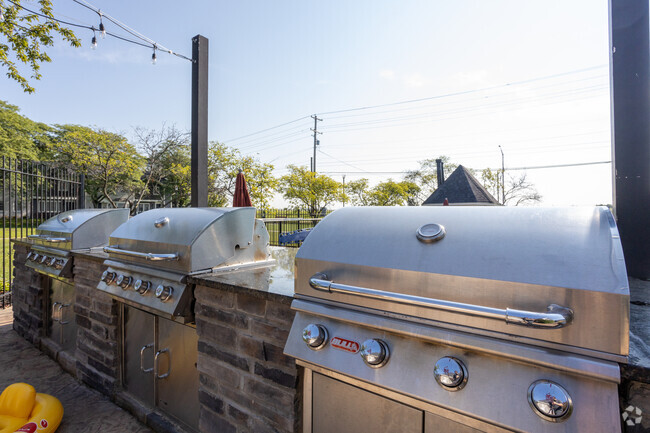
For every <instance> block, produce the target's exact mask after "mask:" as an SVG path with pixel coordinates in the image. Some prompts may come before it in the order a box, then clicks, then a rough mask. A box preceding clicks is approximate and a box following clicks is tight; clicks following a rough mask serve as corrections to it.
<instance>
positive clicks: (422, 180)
mask: <svg viewBox="0 0 650 433" xmlns="http://www.w3.org/2000/svg"><path fill="white" fill-rule="evenodd" d="M436 159H442V164H443V169H444V172H445V175H446V176H449V175H450V174H451V172H453V171H454V170H456V168H457V167H458V164H452V163H451V162H450V158H449V157H448V156H444V155H442V156H440V157H438V158H429V159H425V160H422V161H419V164H420V167H419V168H418V169H416V170H412V171H409V172H407V173H406V176H404V180H405V181H408V182H411V183H412V184H413V185H415V186H416V187H417V188H418V190H417V192H415V193H414V194H413V195H412V196H411V199H410V200H409V205H411V206H419V205H421V204H422V203H423V202H424V201H425V200H426V199H427V198H428V197H429V196H430V195H431V194H433V192H434V191H435V190H436V189H437V188H438V169H437V164H436Z"/></svg>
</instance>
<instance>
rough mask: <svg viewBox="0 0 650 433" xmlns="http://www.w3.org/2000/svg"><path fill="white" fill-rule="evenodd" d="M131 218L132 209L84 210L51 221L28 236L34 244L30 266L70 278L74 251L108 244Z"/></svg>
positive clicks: (66, 213) (28, 256)
mask: <svg viewBox="0 0 650 433" xmlns="http://www.w3.org/2000/svg"><path fill="white" fill-rule="evenodd" d="M128 218H129V210H128V209H81V210H72V211H67V212H63V213H61V214H59V215H57V216H55V217H53V218H50V219H48V220H47V221H45V222H44V223H43V224H41V225H39V226H38V227H37V228H36V234H34V235H30V236H28V238H29V239H30V240H31V241H32V242H33V244H32V246H31V251H30V253H29V254H28V255H27V262H26V265H27V266H28V267H31V268H34V269H36V270H37V271H38V272H41V273H44V274H47V275H50V276H53V277H65V278H68V277H70V276H71V275H72V260H71V254H70V252H71V251H84V250H86V251H87V250H91V249H93V248H98V247H102V246H104V245H106V242H107V241H108V235H109V234H110V233H111V232H112V231H113V230H115V229H116V228H117V227H118V226H120V225H121V224H122V223H124V222H125V221H126V220H127V219H128Z"/></svg>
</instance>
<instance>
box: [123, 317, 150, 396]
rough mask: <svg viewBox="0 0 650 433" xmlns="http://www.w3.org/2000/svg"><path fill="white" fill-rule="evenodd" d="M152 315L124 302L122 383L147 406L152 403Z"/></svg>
mask: <svg viewBox="0 0 650 433" xmlns="http://www.w3.org/2000/svg"><path fill="white" fill-rule="evenodd" d="M155 317H156V316H154V315H153V314H150V313H146V312H144V311H142V310H138V309H137V308H132V307H129V306H127V305H124V313H123V326H124V328H123V332H124V337H123V348H124V350H123V351H122V356H123V366H124V373H123V386H124V388H125V389H126V391H127V392H128V393H129V394H131V395H133V396H134V397H136V398H137V399H138V400H140V401H141V402H142V403H145V404H147V405H149V406H153V405H154V378H153V374H154V368H153V358H154V354H155V347H154V336H155V326H156V324H155Z"/></svg>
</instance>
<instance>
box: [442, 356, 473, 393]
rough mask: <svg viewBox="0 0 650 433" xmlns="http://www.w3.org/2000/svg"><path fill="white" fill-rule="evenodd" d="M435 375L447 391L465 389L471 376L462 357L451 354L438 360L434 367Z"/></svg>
mask: <svg viewBox="0 0 650 433" xmlns="http://www.w3.org/2000/svg"><path fill="white" fill-rule="evenodd" d="M433 376H434V377H435V378H436V382H438V385H440V386H442V387H443V388H444V389H446V390H447V391H458V390H460V389H463V387H464V386H465V384H466V383H467V379H468V378H469V375H468V374H467V368H465V364H463V363H462V362H461V360H460V359H456V358H452V357H451V356H445V357H444V358H440V359H439V360H438V362H436V365H435V366H434V367H433Z"/></svg>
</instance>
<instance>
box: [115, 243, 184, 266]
mask: <svg viewBox="0 0 650 433" xmlns="http://www.w3.org/2000/svg"><path fill="white" fill-rule="evenodd" d="M104 252H105V253H113V254H121V255H124V256H129V257H137V258H139V259H145V260H149V261H152V262H159V261H168V260H178V259H179V257H180V256H179V255H178V253H172V254H154V253H141V252H140V251H131V250H123V249H121V248H120V247H118V246H117V245H110V246H108V247H104Z"/></svg>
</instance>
